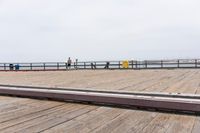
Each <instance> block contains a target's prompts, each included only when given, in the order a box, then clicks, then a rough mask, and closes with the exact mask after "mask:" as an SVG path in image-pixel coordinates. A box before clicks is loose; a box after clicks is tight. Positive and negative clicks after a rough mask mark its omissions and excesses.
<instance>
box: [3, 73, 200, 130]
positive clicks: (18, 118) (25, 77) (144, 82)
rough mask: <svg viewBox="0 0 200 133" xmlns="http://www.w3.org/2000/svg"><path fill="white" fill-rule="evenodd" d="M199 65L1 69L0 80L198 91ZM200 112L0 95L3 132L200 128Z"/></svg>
mask: <svg viewBox="0 0 200 133" xmlns="http://www.w3.org/2000/svg"><path fill="white" fill-rule="evenodd" d="M199 79H200V70H190V69H188V70H144V71H70V72H36V73H35V72H17V73H0V83H2V84H18V85H42V86H53V87H55V86H58V87H78V88H84V87H87V88H94V89H110V90H115V89H118V90H133V91H154V92H177V93H193V94H199V93H200V85H199V84H200V80H199ZM199 130H200V122H199V116H189V115H178V114H167V113H158V112H148V111H138V110H130V109H119V108H111V107H100V106H89V105H81V104H71V103H65V102H53V101H45V100H32V99H23V98H13V97H5V96H1V97H0V132H8V133H10V132H46V133H50V132H52V133H53V132H72V133H74V132H80V133H83V132H119V133H121V132H138V133H140V132H147V133H149V132H170V133H171V132H174V133H177V132H180V133H183V132H185V133H188V132H193V133H198V132H199Z"/></svg>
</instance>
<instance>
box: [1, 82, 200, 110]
mask: <svg viewBox="0 0 200 133" xmlns="http://www.w3.org/2000/svg"><path fill="white" fill-rule="evenodd" d="M0 95H12V96H20V97H31V98H48V99H52V100H63V101H72V102H88V103H91V104H105V105H112V106H126V107H138V108H143V109H144V108H146V109H149V108H150V109H158V110H167V111H178V112H184V113H198V114H199V113H200V95H192V94H188V95H187V94H175V93H173V94H167V93H142V92H128V91H126V92H122V91H106V90H103V91H101V90H92V89H85V90H83V89H74V88H48V87H30V86H13V85H0Z"/></svg>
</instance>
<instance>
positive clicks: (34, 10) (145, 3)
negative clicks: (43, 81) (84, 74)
mask: <svg viewBox="0 0 200 133" xmlns="http://www.w3.org/2000/svg"><path fill="white" fill-rule="evenodd" d="M199 7H200V1H199V0H0V46H1V47H0V62H13V61H14V62H29V61H33V62H36V61H64V60H66V59H67V57H69V56H70V57H72V58H73V59H74V58H78V59H79V60H81V61H83V60H84V61H85V60H121V59H139V60H142V59H170V58H173V59H175V58H200V8H199Z"/></svg>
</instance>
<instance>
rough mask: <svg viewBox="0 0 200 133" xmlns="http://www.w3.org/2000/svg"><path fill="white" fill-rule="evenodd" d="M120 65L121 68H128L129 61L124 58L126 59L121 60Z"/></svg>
mask: <svg viewBox="0 0 200 133" xmlns="http://www.w3.org/2000/svg"><path fill="white" fill-rule="evenodd" d="M122 67H123V68H128V67H129V61H127V60H126V61H123V62H122Z"/></svg>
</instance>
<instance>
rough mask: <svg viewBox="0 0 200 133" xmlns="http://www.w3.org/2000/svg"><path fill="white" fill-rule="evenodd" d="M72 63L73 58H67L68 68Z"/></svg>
mask: <svg viewBox="0 0 200 133" xmlns="http://www.w3.org/2000/svg"><path fill="white" fill-rule="evenodd" d="M71 65H72V60H71V58H70V57H69V58H68V60H67V63H66V68H67V69H70V68H71Z"/></svg>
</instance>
